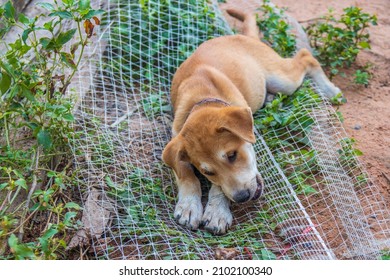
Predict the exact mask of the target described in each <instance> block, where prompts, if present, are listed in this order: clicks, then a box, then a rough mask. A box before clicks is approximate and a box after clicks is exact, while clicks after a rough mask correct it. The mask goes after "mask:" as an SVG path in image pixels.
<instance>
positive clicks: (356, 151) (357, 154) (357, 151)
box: [353, 149, 363, 157]
mask: <svg viewBox="0 0 390 280" xmlns="http://www.w3.org/2000/svg"><path fill="white" fill-rule="evenodd" d="M353 153H354V155H355V156H358V157H359V156H362V155H363V152H362V151H360V150H358V149H354V150H353Z"/></svg>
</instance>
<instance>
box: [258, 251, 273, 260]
mask: <svg viewBox="0 0 390 280" xmlns="http://www.w3.org/2000/svg"><path fill="white" fill-rule="evenodd" d="M261 258H262V259H263V260H276V255H275V254H274V253H272V252H271V251H269V250H267V249H261Z"/></svg>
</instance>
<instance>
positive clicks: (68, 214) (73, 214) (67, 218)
mask: <svg viewBox="0 0 390 280" xmlns="http://www.w3.org/2000/svg"><path fill="white" fill-rule="evenodd" d="M76 216H77V213H76V212H66V214H65V216H64V225H65V226H70V225H72V223H71V220H72V219H73V218H74V217H76Z"/></svg>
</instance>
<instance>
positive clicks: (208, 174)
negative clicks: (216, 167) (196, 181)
mask: <svg viewBox="0 0 390 280" xmlns="http://www.w3.org/2000/svg"><path fill="white" fill-rule="evenodd" d="M203 174H204V175H207V176H214V175H215V173H214V172H211V171H207V170H204V171H203Z"/></svg>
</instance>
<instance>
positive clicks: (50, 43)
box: [39, 37, 55, 50]
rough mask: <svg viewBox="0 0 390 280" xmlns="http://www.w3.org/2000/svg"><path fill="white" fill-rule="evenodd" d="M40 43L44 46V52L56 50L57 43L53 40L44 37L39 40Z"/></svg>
mask: <svg viewBox="0 0 390 280" xmlns="http://www.w3.org/2000/svg"><path fill="white" fill-rule="evenodd" d="M39 42H40V43H41V45H42V48H43V49H44V50H54V49H55V43H54V40H53V39H50V38H48V37H43V38H41V39H39Z"/></svg>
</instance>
